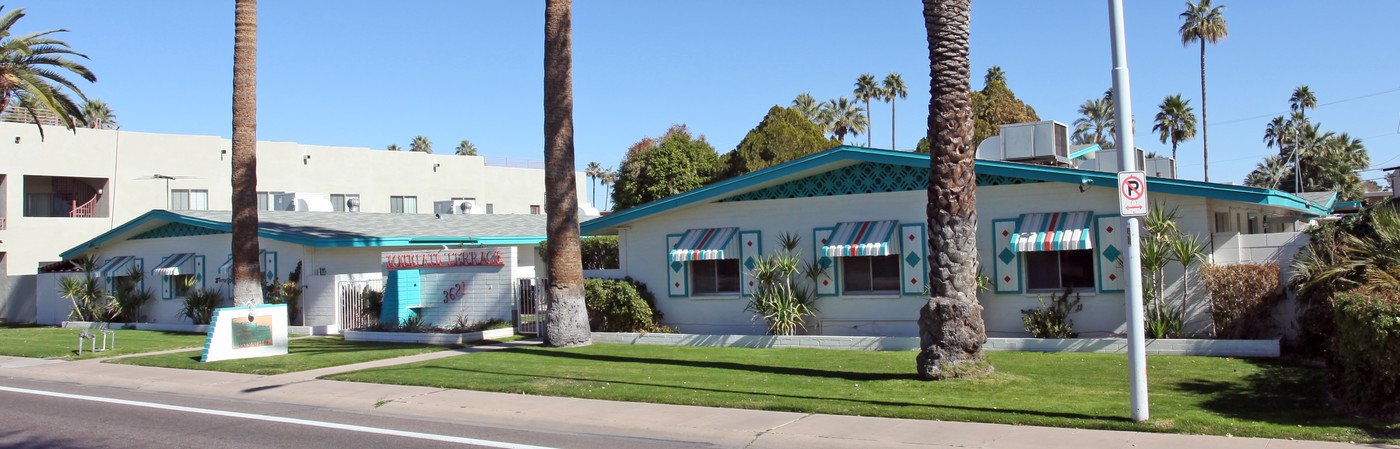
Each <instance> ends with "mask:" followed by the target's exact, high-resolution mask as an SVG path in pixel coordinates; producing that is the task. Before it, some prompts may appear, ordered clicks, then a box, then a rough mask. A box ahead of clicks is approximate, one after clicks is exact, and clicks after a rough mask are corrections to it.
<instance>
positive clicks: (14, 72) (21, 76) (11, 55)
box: [0, 6, 97, 139]
mask: <svg viewBox="0 0 1400 449" xmlns="http://www.w3.org/2000/svg"><path fill="white" fill-rule="evenodd" d="M3 9H4V7H3V6H0V10H3ZM20 17H24V8H18V9H15V10H13V11H10V12H9V13H7V14H5V15H4V16H0V111H4V110H5V109H6V108H8V107H9V106H10V103H11V102H12V101H16V102H22V103H25V106H27V108H28V113H29V116H30V117H31V118H33V119H34V123H35V124H36V125H38V124H39V117H38V114H37V112H36V111H35V109H47V110H50V111H53V112H54V113H55V114H58V118H59V121H61V122H63V126H64V127H65V128H68V129H70V130H71V129H73V128H74V122H75V120H78V119H81V118H82V110H81V109H80V108H79V107H78V104H77V103H74V102H73V100H72V99H71V98H69V97H68V94H67V93H66V92H65V91H64V90H63V89H67V90H70V91H72V92H73V93H74V94H77V96H78V98H80V99H84V100H86V99H87V97H84V96H83V92H82V91H81V90H79V89H78V86H76V85H74V84H73V82H72V81H69V80H68V79H67V78H64V77H63V75H60V74H59V70H58V69H63V70H66V71H69V72H73V74H75V75H78V76H79V77H81V78H83V79H85V80H88V82H96V81H97V76H96V75H93V74H92V71H90V70H88V69H87V67H83V66H82V64H78V63H76V62H73V60H71V59H68V58H66V57H65V55H73V56H77V57H80V58H83V59H87V56H86V55H83V54H82V53H78V52H75V51H73V50H72V49H70V47H69V46H68V44H67V43H65V42H63V41H60V40H58V39H54V38H52V37H47V36H49V35H51V34H55V33H63V32H67V31H68V30H48V31H40V32H37V33H30V34H25V35H21V36H12V35H11V34H10V27H12V26H14V24H15V22H17V21H19V18H20ZM18 100H24V101H18ZM43 137H44V127H43V126H42V125H39V138H40V139H43Z"/></svg>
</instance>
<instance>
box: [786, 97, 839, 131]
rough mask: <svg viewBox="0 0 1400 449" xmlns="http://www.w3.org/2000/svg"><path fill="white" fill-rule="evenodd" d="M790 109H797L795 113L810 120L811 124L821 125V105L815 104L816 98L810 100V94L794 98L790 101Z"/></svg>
mask: <svg viewBox="0 0 1400 449" xmlns="http://www.w3.org/2000/svg"><path fill="white" fill-rule="evenodd" d="M792 107H793V108H794V109H797V112H798V113H799V114H802V116H803V117H806V118H807V120H811V121H812V123H816V124H818V125H820V124H822V122H821V112H822V105H821V103H817V99H816V98H812V94H810V93H804V94H802V95H798V96H797V98H794V99H793V100H792ZM822 132H831V131H830V130H823V131H822Z"/></svg>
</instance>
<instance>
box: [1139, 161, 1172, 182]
mask: <svg viewBox="0 0 1400 449" xmlns="http://www.w3.org/2000/svg"><path fill="white" fill-rule="evenodd" d="M1142 167H1143V169H1142V170H1143V171H1145V172H1147V176H1153V177H1157V178H1171V179H1176V159H1172V158H1169V157H1151V158H1147V163H1145V164H1143V165H1142Z"/></svg>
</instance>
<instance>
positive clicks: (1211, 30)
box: [1177, 0, 1230, 182]
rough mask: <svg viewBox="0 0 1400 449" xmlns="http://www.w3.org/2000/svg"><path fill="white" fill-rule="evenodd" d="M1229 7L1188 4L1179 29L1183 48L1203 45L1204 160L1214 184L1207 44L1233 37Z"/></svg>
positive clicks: (1207, 178)
mask: <svg viewBox="0 0 1400 449" xmlns="http://www.w3.org/2000/svg"><path fill="white" fill-rule="evenodd" d="M1224 9H1225V5H1220V6H1214V7H1212V6H1211V5H1210V0H1201V3H1199V4H1196V3H1192V2H1191V1H1189V0H1188V1H1187V2H1186V12H1183V13H1181V14H1180V15H1179V17H1181V20H1182V21H1183V23H1182V24H1181V28H1180V29H1178V30H1177V34H1180V35H1181V45H1182V46H1183V47H1184V46H1187V45H1191V43H1192V42H1200V44H1201V153H1202V156H1203V157H1202V158H1201V160H1202V161H1204V162H1205V181H1206V182H1210V138H1209V136H1210V134H1209V133H1208V132H1207V127H1206V123H1207V120H1206V43H1210V44H1211V45H1214V44H1215V43H1217V42H1220V41H1221V40H1222V39H1225V38H1226V37H1229V36H1230V24H1229V23H1227V22H1225V16H1224V14H1223V13H1222V10H1224Z"/></svg>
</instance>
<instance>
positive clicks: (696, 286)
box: [690, 259, 739, 295]
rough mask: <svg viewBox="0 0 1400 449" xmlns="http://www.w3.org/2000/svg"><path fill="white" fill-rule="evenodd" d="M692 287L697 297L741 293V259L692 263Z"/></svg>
mask: <svg viewBox="0 0 1400 449" xmlns="http://www.w3.org/2000/svg"><path fill="white" fill-rule="evenodd" d="M690 285H691V292H692V293H694V294H696V295H721V294H737V293H739V259H720V260H696V261H692V262H690Z"/></svg>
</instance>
